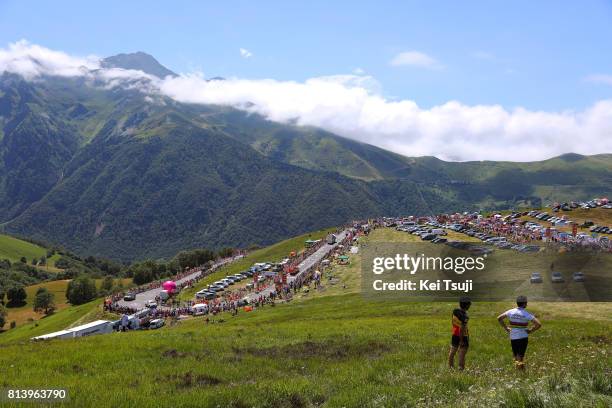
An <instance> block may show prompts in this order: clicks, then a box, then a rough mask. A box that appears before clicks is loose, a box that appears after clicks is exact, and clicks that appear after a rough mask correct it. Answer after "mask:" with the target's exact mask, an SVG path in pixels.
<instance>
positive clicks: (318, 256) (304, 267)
mask: <svg viewBox="0 0 612 408" xmlns="http://www.w3.org/2000/svg"><path fill="white" fill-rule="evenodd" d="M347 234H348V231H342V232H341V233H339V234H336V237H337V243H336V244H331V245H330V244H327V243H326V244H323V246H322V247H321V248H319V249H317V250H316V251H315V252H314V253H313V254H312V255H310V256H309V257H308V258H306V259H304V260H303V261H302V262H301V263H300V264H299V265H298V271H299V272H298V273H297V274H295V276H293V275H289V276H287V283H291V282H293V281H294V280H296V279H297V278H298V277H299V276H301V275H302V274H304V273H306V272H307V271H308V270H309V269H310V268H311V267H312V266H313V265H316V264H317V263H318V262H320V261H321V260H322V259H323V258H325V257H326V256H327V255H328V254H329V253H330V252H332V251H333V250H334V249H335V248H336V247H337V246H338V244H339V243H340V242H342V240H343V239H344V238H346V235H347ZM275 289H276V288H275V287H274V285H271V286H269V287H267V288H266V289H264V290H261V291H259V292H257V293H249V294H248V295H247V296H246V298H248V299H249V301H250V300H254V299H257V298H258V297H260V296H261V295H263V296H268V295H269V294H270V293H272V291H273V290H275Z"/></svg>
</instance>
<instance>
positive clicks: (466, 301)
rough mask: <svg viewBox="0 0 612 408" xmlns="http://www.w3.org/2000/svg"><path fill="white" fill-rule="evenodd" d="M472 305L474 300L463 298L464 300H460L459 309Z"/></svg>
mask: <svg viewBox="0 0 612 408" xmlns="http://www.w3.org/2000/svg"><path fill="white" fill-rule="evenodd" d="M471 304H472V300H471V299H470V298H469V297H467V296H463V297H462V298H460V299H459V307H461V308H463V309H466V308H468V307H470V305H471Z"/></svg>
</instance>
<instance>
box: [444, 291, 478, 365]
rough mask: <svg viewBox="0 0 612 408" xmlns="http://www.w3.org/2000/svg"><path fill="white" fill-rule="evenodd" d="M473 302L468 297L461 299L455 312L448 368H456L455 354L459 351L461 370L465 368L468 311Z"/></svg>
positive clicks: (467, 345) (467, 340)
mask: <svg viewBox="0 0 612 408" xmlns="http://www.w3.org/2000/svg"><path fill="white" fill-rule="evenodd" d="M471 305H472V301H471V300H470V299H469V298H467V297H462V298H461V299H459V308H457V309H455V310H453V315H452V316H453V318H452V325H453V331H452V337H451V348H450V352H449V354H448V366H449V367H450V368H455V354H457V351H459V369H460V370H463V369H464V368H465V354H466V353H467V351H468V347H469V335H470V333H469V331H468V320H469V316H468V313H467V311H468V309H469V308H470V306H471Z"/></svg>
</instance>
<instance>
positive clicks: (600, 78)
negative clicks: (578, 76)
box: [584, 74, 612, 85]
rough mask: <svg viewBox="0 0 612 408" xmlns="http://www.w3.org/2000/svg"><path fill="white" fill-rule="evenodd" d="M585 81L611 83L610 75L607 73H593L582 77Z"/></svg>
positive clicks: (611, 77)
mask: <svg viewBox="0 0 612 408" xmlns="http://www.w3.org/2000/svg"><path fill="white" fill-rule="evenodd" d="M584 79H585V81H588V82H595V83H598V84H605V85H612V75H607V74H593V75H589V76H587V77H585V78H584Z"/></svg>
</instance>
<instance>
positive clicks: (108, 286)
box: [100, 275, 113, 293]
mask: <svg viewBox="0 0 612 408" xmlns="http://www.w3.org/2000/svg"><path fill="white" fill-rule="evenodd" d="M100 290H102V291H103V292H105V293H109V292H110V291H112V290H113V277H112V276H110V275H106V276H105V277H104V279H103V280H102V284H101V285H100Z"/></svg>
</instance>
